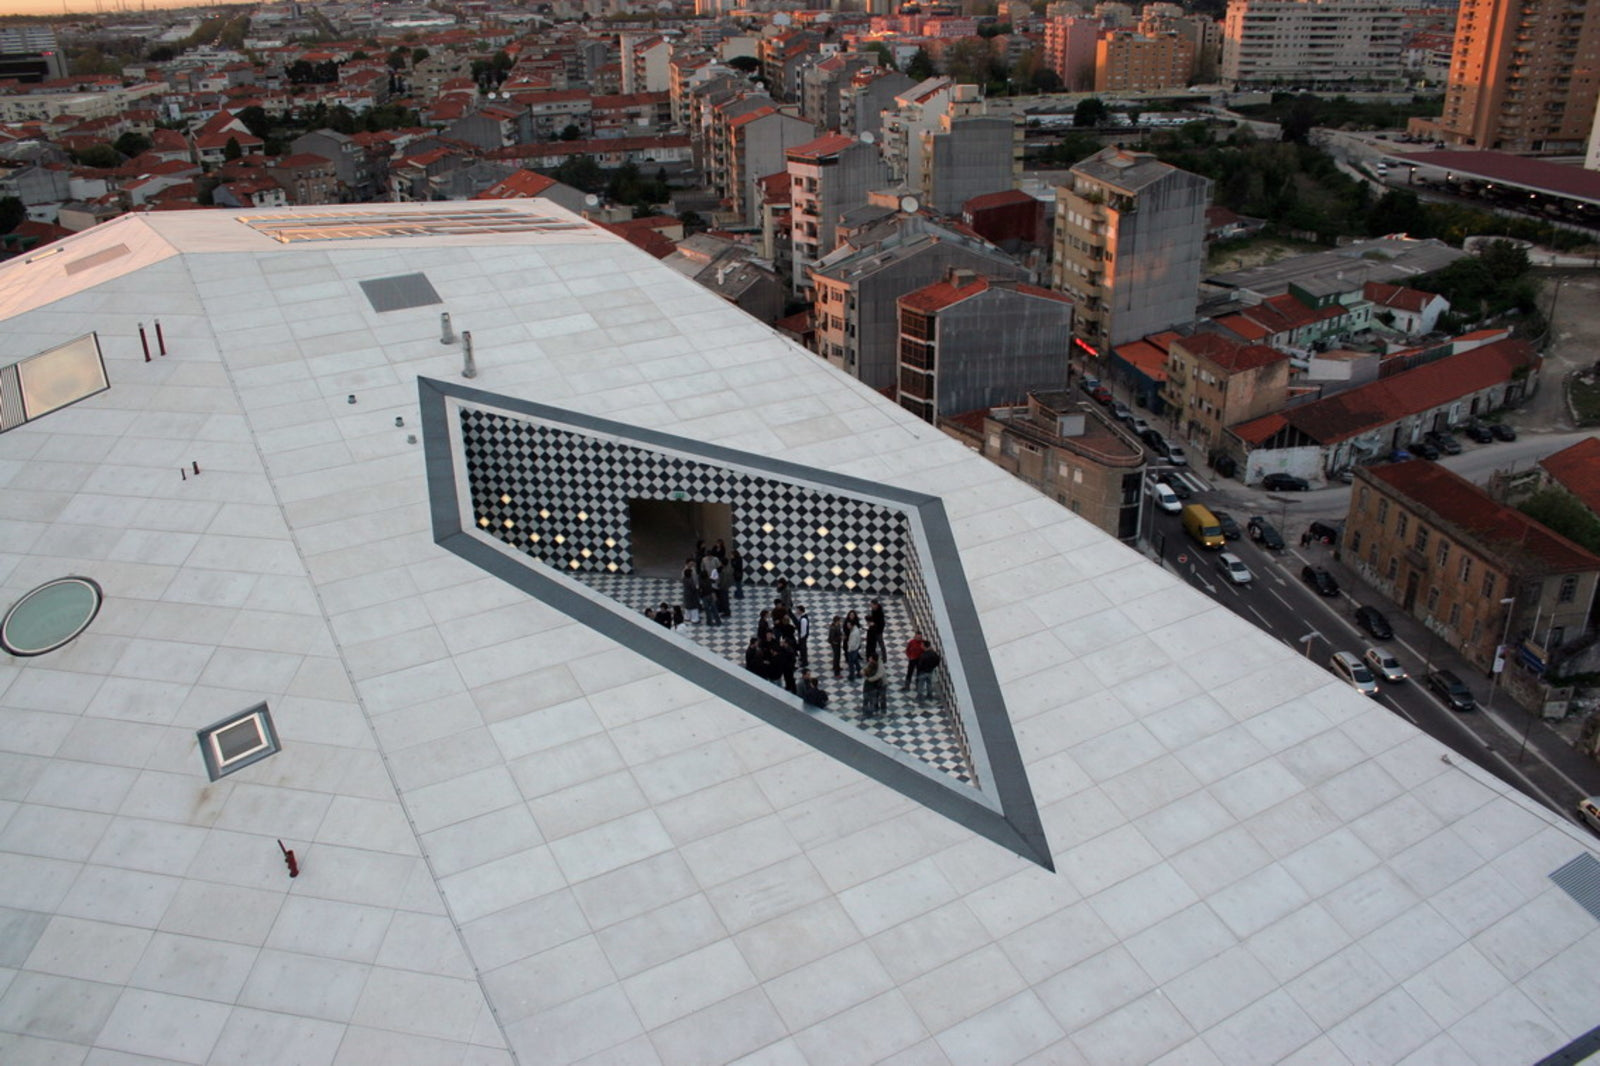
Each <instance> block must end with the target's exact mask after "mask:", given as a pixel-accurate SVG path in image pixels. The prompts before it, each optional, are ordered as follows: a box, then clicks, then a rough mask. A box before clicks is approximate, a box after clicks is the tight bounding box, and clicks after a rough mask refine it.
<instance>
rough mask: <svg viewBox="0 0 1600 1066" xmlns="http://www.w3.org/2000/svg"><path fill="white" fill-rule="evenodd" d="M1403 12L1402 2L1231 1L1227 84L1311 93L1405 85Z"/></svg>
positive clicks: (1225, 49) (1226, 25)
mask: <svg viewBox="0 0 1600 1066" xmlns="http://www.w3.org/2000/svg"><path fill="white" fill-rule="evenodd" d="M1405 20H1406V16H1405V10H1404V8H1403V7H1402V6H1401V5H1400V4H1399V3H1398V2H1397V0H1230V2H1229V4H1228V13H1227V17H1226V18H1225V19H1224V21H1223V27H1222V81H1223V82H1224V83H1225V84H1227V85H1230V86H1233V87H1235V88H1238V87H1250V86H1261V87H1270V86H1286V87H1301V88H1305V89H1309V90H1316V89H1338V88H1347V87H1355V86H1391V85H1397V84H1400V83H1401V82H1403V81H1404V80H1405V62H1404V58H1403V54H1402V53H1403V51H1404V44H1405V36H1406V32H1405Z"/></svg>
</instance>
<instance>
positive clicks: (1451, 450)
mask: <svg viewBox="0 0 1600 1066" xmlns="http://www.w3.org/2000/svg"><path fill="white" fill-rule="evenodd" d="M1423 439H1425V440H1426V441H1427V442H1428V443H1429V444H1431V445H1433V446H1434V447H1435V448H1438V449H1439V450H1440V451H1441V452H1444V453H1445V454H1446V455H1460V454H1461V442H1460V441H1458V440H1456V439H1455V438H1454V437H1452V436H1451V435H1450V434H1448V433H1441V432H1439V431H1438V430H1431V431H1429V432H1428V433H1426V434H1424V435H1423Z"/></svg>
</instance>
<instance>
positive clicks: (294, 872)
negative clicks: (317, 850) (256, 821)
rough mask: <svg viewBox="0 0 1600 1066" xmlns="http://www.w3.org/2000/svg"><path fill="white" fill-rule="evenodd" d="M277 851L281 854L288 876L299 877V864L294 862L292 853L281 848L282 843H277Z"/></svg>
mask: <svg viewBox="0 0 1600 1066" xmlns="http://www.w3.org/2000/svg"><path fill="white" fill-rule="evenodd" d="M278 850H279V851H281V852H283V861H284V862H285V863H287V864H288V866H289V876H290V877H299V876H300V864H299V863H298V862H295V861H294V852H293V851H291V850H289V849H288V848H286V847H284V846H283V841H281V840H280V841H278Z"/></svg>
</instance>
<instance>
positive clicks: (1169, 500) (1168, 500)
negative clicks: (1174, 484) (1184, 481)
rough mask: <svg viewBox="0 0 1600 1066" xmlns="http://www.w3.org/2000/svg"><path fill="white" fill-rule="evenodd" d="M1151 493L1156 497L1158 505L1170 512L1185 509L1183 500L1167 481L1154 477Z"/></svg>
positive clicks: (1173, 512)
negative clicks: (1156, 479)
mask: <svg viewBox="0 0 1600 1066" xmlns="http://www.w3.org/2000/svg"><path fill="white" fill-rule="evenodd" d="M1150 495H1151V497H1153V498H1154V499H1155V501H1156V506H1157V507H1159V508H1161V509H1162V510H1163V511H1166V512H1167V513H1168V514H1177V513H1178V512H1179V511H1181V510H1183V501H1182V500H1180V499H1178V496H1177V494H1176V493H1174V492H1173V491H1172V489H1171V488H1169V487H1168V486H1167V483H1166V482H1165V481H1155V480H1153V479H1152V480H1151V482H1150Z"/></svg>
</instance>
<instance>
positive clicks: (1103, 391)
mask: <svg viewBox="0 0 1600 1066" xmlns="http://www.w3.org/2000/svg"><path fill="white" fill-rule="evenodd" d="M1089 395H1090V397H1092V398H1093V399H1094V402H1095V403H1097V404H1099V405H1100V406H1101V407H1110V406H1111V405H1112V404H1113V403H1116V397H1114V396H1112V395H1111V390H1110V389H1108V388H1106V387H1105V386H1104V385H1096V386H1095V387H1094V388H1093V389H1092V390H1091V391H1090V392H1089Z"/></svg>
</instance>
